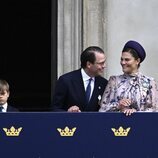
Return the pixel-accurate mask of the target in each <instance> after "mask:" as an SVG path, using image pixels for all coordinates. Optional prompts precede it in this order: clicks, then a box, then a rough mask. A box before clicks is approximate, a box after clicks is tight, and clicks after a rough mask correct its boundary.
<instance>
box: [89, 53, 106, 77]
mask: <svg viewBox="0 0 158 158" xmlns="http://www.w3.org/2000/svg"><path fill="white" fill-rule="evenodd" d="M95 57H96V61H95V62H94V64H92V63H90V62H88V64H87V65H88V66H87V67H88V72H89V75H90V76H92V77H95V76H100V75H102V74H103V72H104V68H105V61H106V58H105V55H104V54H103V53H98V52H96V53H95Z"/></svg>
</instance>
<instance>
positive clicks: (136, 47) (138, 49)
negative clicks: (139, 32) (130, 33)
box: [123, 40, 146, 62]
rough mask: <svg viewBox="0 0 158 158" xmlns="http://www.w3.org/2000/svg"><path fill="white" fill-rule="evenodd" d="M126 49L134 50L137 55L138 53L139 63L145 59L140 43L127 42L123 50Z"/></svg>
mask: <svg viewBox="0 0 158 158" xmlns="http://www.w3.org/2000/svg"><path fill="white" fill-rule="evenodd" d="M126 48H131V49H134V50H135V51H136V52H137V53H138V56H139V58H140V62H142V61H143V60H144V59H145V57H146V52H145V50H144V48H143V47H142V46H141V44H140V43H138V42H136V41H132V40H131V41H128V42H127V43H126V44H125V46H124V48H123V50H124V49H126Z"/></svg>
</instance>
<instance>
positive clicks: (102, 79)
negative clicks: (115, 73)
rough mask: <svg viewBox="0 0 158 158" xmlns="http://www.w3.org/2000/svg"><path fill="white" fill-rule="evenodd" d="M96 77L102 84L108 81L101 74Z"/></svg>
mask: <svg viewBox="0 0 158 158" xmlns="http://www.w3.org/2000/svg"><path fill="white" fill-rule="evenodd" d="M96 79H97V80H98V81H99V82H102V83H104V84H107V83H108V80H107V79H106V78H104V77H102V76H97V77H96Z"/></svg>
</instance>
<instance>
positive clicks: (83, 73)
mask: <svg viewBox="0 0 158 158" xmlns="http://www.w3.org/2000/svg"><path fill="white" fill-rule="evenodd" d="M81 75H82V78H83V81H84V82H85V81H87V80H89V79H90V78H92V80H93V81H94V80H95V78H94V77H90V76H88V75H87V74H86V72H85V71H84V69H83V68H82V69H81Z"/></svg>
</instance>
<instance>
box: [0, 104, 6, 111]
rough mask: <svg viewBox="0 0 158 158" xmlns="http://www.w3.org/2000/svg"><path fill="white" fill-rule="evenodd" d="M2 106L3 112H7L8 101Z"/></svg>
mask: <svg viewBox="0 0 158 158" xmlns="http://www.w3.org/2000/svg"><path fill="white" fill-rule="evenodd" d="M0 106H1V107H3V108H2V112H7V107H8V103H5V104H3V105H0Z"/></svg>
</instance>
